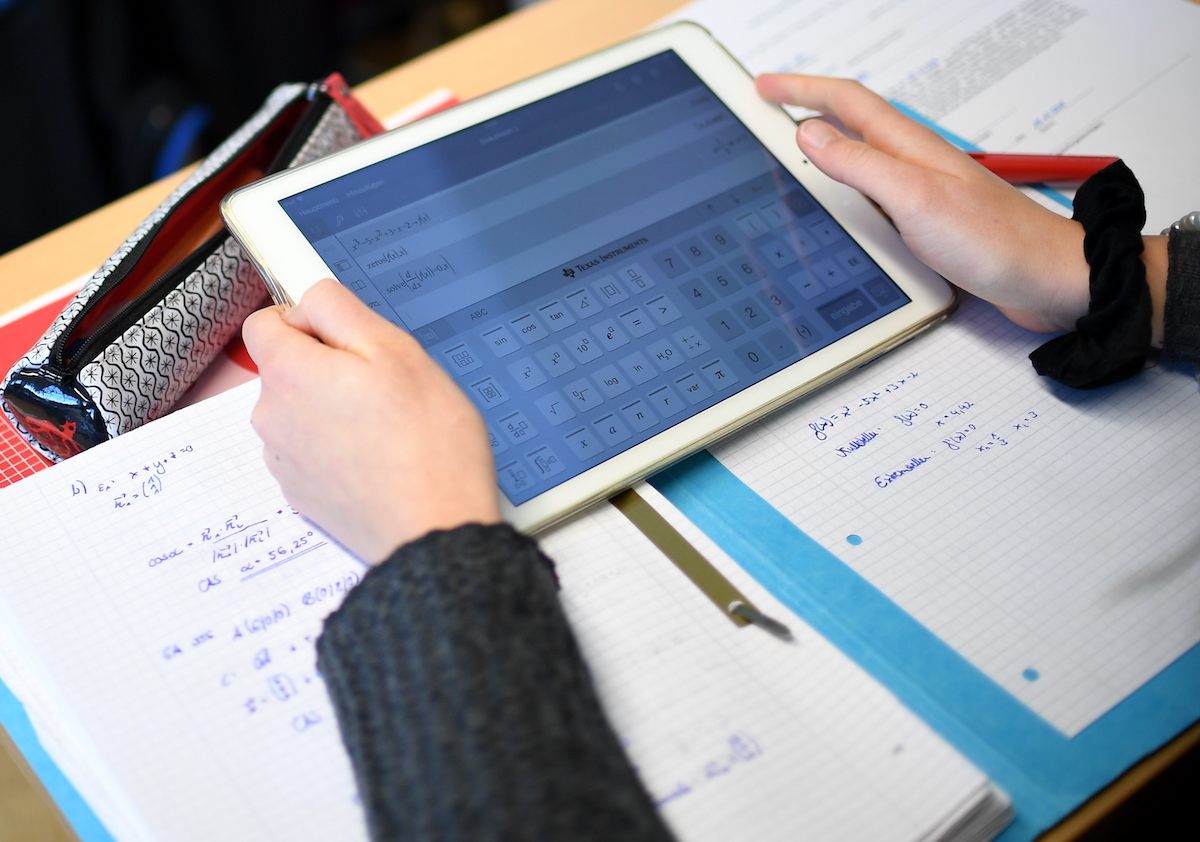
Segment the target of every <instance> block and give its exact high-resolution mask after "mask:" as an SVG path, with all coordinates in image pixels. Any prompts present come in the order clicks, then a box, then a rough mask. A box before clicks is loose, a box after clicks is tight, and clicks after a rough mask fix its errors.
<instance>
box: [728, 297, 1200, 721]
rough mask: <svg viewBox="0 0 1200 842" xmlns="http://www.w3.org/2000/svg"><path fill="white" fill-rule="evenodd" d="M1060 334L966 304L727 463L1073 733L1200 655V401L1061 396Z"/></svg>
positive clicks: (1144, 387)
mask: <svg viewBox="0 0 1200 842" xmlns="http://www.w3.org/2000/svg"><path fill="white" fill-rule="evenodd" d="M1044 338H1045V337H1042V336H1039V335H1036V334H1031V333H1028V332H1026V331H1023V330H1021V329H1020V328H1017V327H1016V326H1014V325H1012V324H1011V323H1010V322H1008V321H1007V320H1006V319H1004V318H1003V317H1002V316H1001V315H1000V314H999V313H998V312H997V311H996V310H995V309H993V308H992V307H991V306H990V305H987V304H984V303H982V302H980V301H978V300H977V299H973V298H970V297H968V298H967V299H966V301H965V302H964V304H963V306H962V307H961V308H960V310H959V311H958V312H957V313H956V314H955V315H953V316H952V317H951V319H950V320H949V322H948V323H946V324H944V325H942V326H939V327H937V328H936V329H935V330H933V331H932V332H930V333H929V334H927V335H925V336H923V337H920V338H919V339H917V340H915V341H914V342H912V343H910V344H908V345H906V346H904V347H903V348H901V349H900V350H899V351H895V352H893V353H891V354H889V355H887V356H886V357H884V358H883V359H882V360H880V361H879V362H877V363H875V364H873V365H870V366H868V367H866V368H865V369H860V370H859V371H858V372H856V373H855V374H853V375H852V376H850V377H848V378H847V379H845V380H843V381H841V382H839V383H837V384H835V385H834V386H833V387H831V388H829V389H826V390H824V391H822V392H819V393H817V394H816V395H814V396H812V397H810V398H808V399H806V400H804V401H802V402H800V403H799V404H797V405H795V406H792V407H790V408H789V409H787V410H786V411H784V412H782V413H780V414H778V415H777V416H774V417H773V418H771V419H769V420H768V421H767V422H765V423H763V424H761V425H759V426H756V427H754V428H753V429H752V430H750V431H748V432H746V433H744V434H742V435H740V436H738V437H736V438H734V439H732V440H730V441H728V442H727V443H724V444H723V445H722V446H720V447H718V448H716V449H715V450H714V451H713V454H714V455H715V456H716V457H717V458H718V459H719V460H720V461H721V462H722V463H724V464H725V465H726V466H727V467H729V468H730V469H731V470H732V471H733V472H734V473H735V474H736V475H737V476H738V477H740V478H741V479H742V480H743V481H744V482H746V483H747V484H748V485H749V486H750V487H751V488H752V489H754V490H755V491H756V492H758V493H759V494H760V495H761V496H763V497H764V498H765V499H766V500H767V501H768V502H770V503H771V504H772V505H774V506H775V507H776V508H777V509H779V510H780V511H781V512H782V513H783V514H785V515H786V516H787V517H789V518H790V519H791V520H792V521H793V522H794V523H796V524H797V525H798V526H799V527H800V528H801V529H802V530H804V531H805V532H807V533H808V534H809V535H811V536H812V537H813V538H814V539H816V540H817V541H819V542H820V543H821V544H822V545H823V546H825V547H826V548H828V549H830V550H832V551H833V552H834V553H835V554H836V555H837V556H838V557H839V558H840V559H841V560H842V561H844V562H845V563H846V564H848V565H849V566H850V567H852V568H853V569H854V570H855V571H857V572H858V573H860V574H861V575H862V576H864V577H865V578H866V579H867V580H868V581H870V582H871V583H872V584H874V585H875V586H876V587H877V588H879V589H880V590H881V591H883V592H884V593H885V594H886V595H887V596H889V597H890V598H891V599H892V600H894V601H895V602H896V603H898V604H899V605H900V607H901V608H903V609H904V610H906V611H907V612H909V613H910V614H911V615H912V616H913V617H915V618H916V619H917V620H919V621H920V622H921V623H923V624H924V625H925V626H926V627H928V628H929V629H930V630H931V631H933V632H934V633H935V634H937V635H938V636H939V637H941V638H942V639H943V640H944V641H945V642H947V643H948V644H949V645H951V646H952V647H954V648H955V649H956V650H958V651H959V652H960V653H961V654H963V655H964V656H965V657H967V658H968V659H969V660H970V661H971V662H972V663H974V664H975V665H976V666H978V667H979V668H980V669H981V670H983V671H984V672H985V673H986V674H987V675H989V676H990V677H991V678H992V679H994V680H995V681H996V682H997V683H999V684H1000V685H1001V686H1002V687H1004V688H1005V689H1006V690H1008V691H1009V692H1010V693H1012V694H1013V695H1014V696H1016V697H1017V698H1018V699H1020V700H1021V701H1022V702H1024V703H1025V704H1026V705H1027V706H1029V707H1030V708H1031V709H1032V710H1033V711H1035V712H1036V713H1037V714H1039V715H1040V716H1041V717H1043V718H1044V719H1045V720H1047V721H1048V722H1050V723H1051V724H1052V725H1054V727H1056V728H1058V729H1059V730H1060V731H1062V732H1063V733H1065V734H1067V735H1069V736H1073V735H1075V734H1077V733H1078V732H1079V731H1080V730H1082V729H1083V728H1085V727H1087V725H1088V724H1090V723H1091V722H1093V721H1095V720H1096V719H1097V718H1098V717H1099V716H1101V715H1102V714H1103V713H1104V712H1105V711H1107V710H1109V709H1110V708H1111V707H1112V706H1113V705H1115V704H1117V703H1118V702H1120V701H1121V700H1122V699H1124V698H1125V697H1126V696H1128V695H1129V694H1130V693H1132V692H1133V691H1134V690H1136V689H1137V688H1138V687H1139V686H1141V685H1142V684H1143V683H1145V682H1146V681H1147V680H1148V679H1150V678H1151V677H1153V676H1154V675H1155V674H1156V673H1158V672H1159V671H1160V670H1162V669H1163V668H1164V667H1166V666H1167V665H1168V664H1170V663H1171V662H1172V661H1173V660H1174V659H1175V658H1177V657H1179V656H1180V655H1181V654H1183V653H1184V652H1185V651H1187V650H1188V649H1189V648H1191V647H1192V646H1193V645H1195V644H1196V643H1197V642H1200V564H1198V563H1197V561H1198V560H1200V520H1198V519H1197V517H1196V507H1197V499H1198V497H1200V449H1198V448H1196V447H1195V441H1196V437H1197V432H1198V430H1200V427H1198V425H1200V391H1198V390H1197V386H1196V381H1195V379H1193V377H1192V376H1191V372H1190V369H1189V370H1187V371H1185V370H1182V369H1181V368H1174V369H1172V368H1170V367H1166V366H1160V367H1158V368H1155V369H1152V370H1148V371H1145V372H1143V373H1142V374H1140V375H1139V376H1138V377H1136V378H1134V379H1133V380H1130V381H1127V382H1126V383H1123V384H1119V385H1117V386H1111V387H1107V388H1105V389H1099V390H1095V391H1090V392H1076V391H1072V390H1069V389H1066V388H1063V387H1058V386H1056V385H1054V384H1052V383H1051V382H1050V381H1048V380H1046V379H1045V378H1040V377H1038V376H1037V375H1036V374H1035V373H1034V371H1033V370H1032V368H1031V367H1030V364H1029V361H1028V359H1027V358H1026V357H1027V354H1028V353H1029V351H1030V350H1032V349H1033V348H1034V347H1036V346H1037V344H1038V343H1039V342H1041V341H1042V340H1044Z"/></svg>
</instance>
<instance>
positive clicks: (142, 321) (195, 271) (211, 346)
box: [0, 74, 383, 461]
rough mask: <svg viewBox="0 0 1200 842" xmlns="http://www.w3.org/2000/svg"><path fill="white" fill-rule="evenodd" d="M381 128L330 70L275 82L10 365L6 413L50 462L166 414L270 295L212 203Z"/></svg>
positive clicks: (5, 387)
mask: <svg viewBox="0 0 1200 842" xmlns="http://www.w3.org/2000/svg"><path fill="white" fill-rule="evenodd" d="M381 131H383V127H382V126H381V125H380V124H379V122H378V121H377V120H376V119H375V118H374V117H372V116H371V114H370V112H369V111H367V109H366V108H365V107H364V106H363V105H362V103H360V102H358V101H357V100H355V99H354V98H353V97H352V96H351V95H350V93H349V91H348V89H347V88H346V84H345V81H344V80H343V79H342V77H341V76H340V75H338V74H334V75H332V76H330V77H329V78H328V79H326V80H324V81H323V82H319V83H314V84H313V85H304V84H295V85H282V86H280V87H279V88H276V89H275V91H274V92H273V93H272V94H271V95H270V96H269V97H268V98H267V101H266V102H265V103H264V104H263V106H262V108H260V109H259V111H258V112H257V113H256V114H255V115H254V116H253V117H251V118H250V120H249V121H248V122H247V123H246V124H245V125H243V126H242V127H241V128H240V129H238V130H237V131H236V132H234V134H233V135H231V136H230V137H229V138H228V139H227V140H225V142H224V143H222V144H221V145H220V146H219V147H218V148H217V149H216V150H215V151H214V152H213V153H212V154H211V155H209V156H208V158H206V159H205V160H204V161H203V163H201V164H200V166H199V167H198V168H197V169H196V171H195V172H193V173H192V174H191V175H190V176H189V177H188V178H187V179H186V180H185V181H184V182H183V183H182V184H180V185H179V187H178V188H177V189H176V190H175V191H174V192H172V193H171V195H170V196H168V197H167V199H166V200H165V201H164V202H163V203H162V204H161V205H159V206H158V208H157V209H156V210H155V211H154V213H152V214H150V216H149V217H148V218H147V219H146V220H145V221H144V222H143V223H142V224H141V225H140V226H138V228H137V230H136V231H134V232H133V234H132V235H130V237H129V238H128V239H127V240H126V241H125V242H124V243H123V244H122V245H121V247H120V248H119V249H117V252H116V254H114V255H113V256H112V257H110V258H109V259H108V260H107V261H106V262H105V263H104V265H103V266H102V267H101V268H100V270H99V271H97V272H96V274H94V275H93V276H92V277H91V278H90V279H89V280H88V281H87V283H85V284H84V285H83V288H82V289H81V290H80V291H79V294H78V295H76V296H75V298H74V299H72V301H71V303H70V304H68V305H67V306H66V308H65V309H64V310H63V312H62V313H61V314H60V315H59V316H58V318H57V319H55V321H54V323H53V324H52V325H51V326H50V329H49V330H48V331H46V334H45V336H43V337H42V338H41V339H39V340H38V342H37V344H35V345H34V346H33V347H32V348H31V349H30V350H29V352H28V353H26V354H25V356H24V357H22V358H21V359H20V360H18V361H17V364H16V366H14V368H13V369H12V371H10V372H9V373H8V375H7V376H6V377H5V378H4V381H3V383H2V384H0V386H2V388H3V403H4V406H3V409H4V412H5V413H6V414H7V415H8V417H9V419H10V420H12V421H13V423H14V424H15V425H16V427H17V429H18V430H19V431H20V432H21V433H22V434H23V435H24V436H25V437H26V438H28V439H29V441H30V442H31V443H32V444H33V445H34V446H35V447H37V448H38V450H39V451H41V452H42V453H44V454H45V455H46V456H47V458H49V459H52V460H54V461H59V460H61V459H66V458H69V457H71V456H74V455H75V454H76V453H79V452H80V451H82V450H86V449H87V448H89V447H92V446H94V445H96V444H99V443H100V442H102V441H106V440H107V439H110V438H113V437H114V436H118V435H120V434H121V433H125V432H128V431H129V430H132V429H133V428H135V427H138V426H141V425H142V424H144V423H146V422H147V421H151V420H153V419H155V418H158V417H159V416H161V415H164V414H166V413H167V412H169V411H170V409H171V407H172V406H173V405H174V404H175V401H176V400H178V399H179V397H180V396H181V395H183V393H184V392H185V391H186V390H187V388H188V387H189V386H190V385H191V384H192V383H193V382H194V381H195V380H196V378H197V377H199V376H200V373H201V372H203V371H204V369H205V367H206V366H207V365H208V364H209V363H210V362H211V361H212V359H213V358H214V357H215V356H216V354H217V353H218V352H219V351H220V350H221V349H222V348H223V347H224V346H225V343H226V342H228V341H229V340H230V339H231V338H232V337H233V335H234V334H235V333H236V332H237V331H238V330H239V329H240V328H241V324H242V321H243V320H244V319H245V318H246V316H248V315H249V314H250V313H251V312H252V311H253V310H255V309H256V308H258V307H260V306H263V304H265V303H266V301H267V298H268V297H267V290H266V287H265V286H264V285H263V281H262V279H261V278H260V277H259V274H258V272H257V271H256V270H255V269H254V267H253V265H252V264H251V262H250V260H249V258H248V257H247V256H246V255H245V254H244V253H243V252H242V249H241V246H239V245H238V243H237V241H236V240H234V239H233V238H232V237H231V236H230V235H229V233H228V232H227V231H225V229H224V227H223V225H222V223H221V217H220V214H219V212H218V205H219V203H220V201H221V199H222V198H223V197H224V196H225V195H226V194H227V193H229V192H230V191H232V190H234V189H235V188H238V187H241V186H243V185H245V184H249V183H250V182H252V181H255V180H257V179H259V178H262V177H263V176H265V175H268V174H270V173H272V172H277V171H279V170H282V169H285V168H287V167H294V166H298V165H300V164H304V163H307V162H308V161H312V160H314V159H316V158H320V157H321V156H323V155H327V154H329V153H331V152H335V151H337V150H339V149H342V148H344V147H346V146H350V145H351V144H353V143H356V142H357V141H359V140H362V139H363V138H364V137H367V136H370V135H373V134H376V133H378V132H381Z"/></svg>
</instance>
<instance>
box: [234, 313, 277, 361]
mask: <svg viewBox="0 0 1200 842" xmlns="http://www.w3.org/2000/svg"><path fill="white" fill-rule="evenodd" d="M286 330H288V326H287V325H286V324H285V323H284V321H283V311H282V310H280V309H279V308H278V307H275V306H271V307H264V308H263V309H261V310H256V311H255V312H253V313H251V314H250V315H249V316H247V317H246V320H245V321H244V322H243V323H242V341H243V342H245V343H246V350H247V351H248V352H249V353H250V358H251V359H252V360H254V363H255V365H258V366H262V365H264V364H266V362H267V359H268V357H269V356H271V351H272V350H274V349H276V348H277V342H276V341H275V340H276V338H277V337H278V336H279V334H280V333H281V332H283V331H286Z"/></svg>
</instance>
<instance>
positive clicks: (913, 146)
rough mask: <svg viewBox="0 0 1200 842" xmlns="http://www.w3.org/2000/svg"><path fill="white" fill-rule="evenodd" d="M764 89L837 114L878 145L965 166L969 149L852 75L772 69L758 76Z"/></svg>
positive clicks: (937, 163)
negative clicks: (801, 73) (834, 76)
mask: <svg viewBox="0 0 1200 842" xmlns="http://www.w3.org/2000/svg"><path fill="white" fill-rule="evenodd" d="M756 84H757V86H758V91H759V94H761V95H762V96H763V97H764V98H765V99H769V100H771V101H772V102H781V103H787V104H788V105H799V106H802V107H804V108H811V109H812V110H814V111H820V112H821V113H822V114H832V115H833V116H835V117H837V118H838V119H839V120H840V121H841V122H842V123H843V125H845V126H846V128H848V129H850V130H851V131H853V132H855V133H857V134H859V135H862V137H863V139H864V140H865V141H866V142H867V143H869V144H871V146H873V147H875V148H876V149H878V150H880V151H883V152H886V153H888V154H889V155H892V156H893V157H896V158H900V159H902V160H905V161H911V162H913V163H919V164H922V165H923V166H934V167H936V168H938V169H945V168H946V167H947V166H948V167H951V168H955V167H959V166H963V165H964V164H965V163H966V162H968V161H969V158H967V156H966V155H964V154H963V153H962V152H961V151H959V150H958V149H957V148H956V147H955V146H954V145H953V144H951V143H949V142H947V141H946V140H945V139H943V138H942V137H940V136H939V135H938V134H937V133H936V132H934V131H933V130H931V129H929V128H926V127H925V126H922V125H921V124H920V123H918V122H916V121H915V120H911V119H909V118H908V117H906V116H904V115H903V114H901V113H900V112H899V111H897V110H896V108H895V107H894V106H893V105H892V104H891V103H889V102H888V101H887V100H885V99H884V98H883V97H881V96H879V95H878V94H876V93H875V92H873V91H871V90H868V89H867V88H865V87H863V86H862V85H861V84H859V83H858V82H855V81H854V80H852V79H827V78H825V77H822V76H799V75H795V74H784V73H768V74H763V75H762V76H759V77H758V79H757V80H756Z"/></svg>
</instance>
